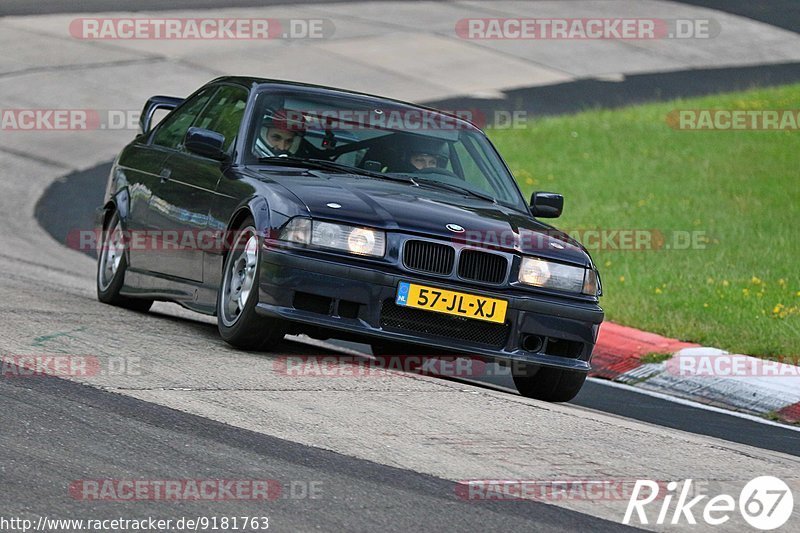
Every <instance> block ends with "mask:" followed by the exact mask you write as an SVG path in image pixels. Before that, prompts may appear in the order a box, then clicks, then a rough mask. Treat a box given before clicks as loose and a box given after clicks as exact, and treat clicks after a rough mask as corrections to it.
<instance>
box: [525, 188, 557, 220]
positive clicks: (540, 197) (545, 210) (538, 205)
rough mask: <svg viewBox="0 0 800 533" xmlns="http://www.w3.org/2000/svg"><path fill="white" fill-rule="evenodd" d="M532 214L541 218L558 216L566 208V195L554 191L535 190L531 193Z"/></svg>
mask: <svg viewBox="0 0 800 533" xmlns="http://www.w3.org/2000/svg"><path fill="white" fill-rule="evenodd" d="M530 208H531V214H533V216H535V217H539V218H558V217H560V216H561V212H562V211H563V210H564V197H563V196H561V195H560V194H556V193H554V192H535V193H533V194H532V195H531V205H530Z"/></svg>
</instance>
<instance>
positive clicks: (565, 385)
mask: <svg viewBox="0 0 800 533" xmlns="http://www.w3.org/2000/svg"><path fill="white" fill-rule="evenodd" d="M585 381H586V372H574V371H571V370H562V369H560V368H548V367H539V368H538V369H537V368H531V367H526V368H522V369H520V370H519V371H517V372H514V385H516V386H517V391H519V393H520V394H521V395H522V396H525V397H526V398H533V399H535V400H543V401H545V402H568V401H570V400H571V399H573V398H574V397H575V396H577V395H578V392H580V390H581V387H583V383H584V382H585Z"/></svg>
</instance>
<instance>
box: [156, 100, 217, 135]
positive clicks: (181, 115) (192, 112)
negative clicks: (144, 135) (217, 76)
mask: <svg viewBox="0 0 800 533" xmlns="http://www.w3.org/2000/svg"><path fill="white" fill-rule="evenodd" d="M212 94H214V88H208V89H206V90H205V91H203V92H201V93H200V94H198V95H196V96H194V98H192V99H191V100H189V101H187V102H186V103H185V104H183V105H182V106H181V107H180V108H179V109H176V110H175V112H174V113H170V114H169V115H168V116H167V117H165V118H164V120H163V121H162V122H161V123H160V124H159V125H158V129H157V130H156V133H155V136H154V137H153V144H157V145H159V146H164V147H166V148H172V149H173V150H176V149H177V148H178V147H179V146H180V145H181V143H182V142H183V138H184V137H185V136H186V131H187V130H188V129H189V127H190V126H191V125H192V122H194V119H195V118H197V115H198V113H200V111H202V110H203V107H205V105H206V104H207V103H208V100H209V98H211V95H212Z"/></svg>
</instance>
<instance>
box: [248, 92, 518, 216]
mask: <svg viewBox="0 0 800 533" xmlns="http://www.w3.org/2000/svg"><path fill="white" fill-rule="evenodd" d="M377 105H379V106H380V107H377ZM377 105H376V103H375V102H365V101H364V100H363V99H359V98H356V97H352V98H351V97H347V96H339V95H335V96H334V95H322V94H318V93H314V92H307V93H304V92H302V91H298V92H294V91H293V92H291V93H289V92H275V91H269V92H263V93H261V94H260V95H259V96H258V98H257V100H256V108H255V113H254V115H253V117H254V118H253V123H252V124H251V128H250V134H249V138H248V141H247V149H246V152H247V155H246V157H247V160H248V161H247V162H248V163H251V164H252V163H258V162H264V163H267V162H269V161H270V160H272V161H273V162H275V161H276V159H275V158H285V159H286V160H287V162H289V161H295V162H298V163H301V162H302V161H307V162H308V163H309V164H311V163H313V162H317V163H323V162H329V163H333V164H335V165H328V168H329V169H332V170H336V168H339V169H342V170H345V171H346V170H348V169H352V171H353V172H354V173H357V174H360V175H363V176H366V177H369V178H371V179H381V178H386V179H396V180H398V181H405V182H408V183H411V184H413V185H416V186H419V187H425V188H431V189H437V190H439V191H442V192H443V193H444V194H456V195H462V196H469V197H473V198H480V199H483V200H486V201H492V202H498V203H501V204H504V205H507V206H510V207H514V208H517V209H522V210H524V209H525V203H524V201H523V199H522V196H521V195H520V192H519V189H518V188H517V186H516V183H515V182H514V178H513V177H512V176H511V175H510V174H509V172H508V171H507V169H506V167H505V165H504V164H503V162H502V161H501V160H500V158H499V156H498V155H497V153H496V152H495V150H494V148H493V147H492V145H491V144H490V143H489V141H488V140H487V139H486V137H485V136H484V135H483V133H481V132H480V131H479V130H477V129H476V128H474V127H472V126H469V125H468V124H466V123H465V122H463V121H460V120H458V119H457V118H455V117H451V116H449V115H445V114H441V113H437V112H434V111H429V110H425V109H420V108H415V107H411V106H403V105H401V104H396V103H393V102H379V103H378V104H377ZM301 160H302V161H301ZM320 166H324V165H317V168H320Z"/></svg>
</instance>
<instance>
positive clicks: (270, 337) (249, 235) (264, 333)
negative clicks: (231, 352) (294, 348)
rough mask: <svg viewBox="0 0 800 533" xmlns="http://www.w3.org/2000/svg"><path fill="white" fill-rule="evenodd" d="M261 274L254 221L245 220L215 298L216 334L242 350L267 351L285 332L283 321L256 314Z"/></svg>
mask: <svg viewBox="0 0 800 533" xmlns="http://www.w3.org/2000/svg"><path fill="white" fill-rule="evenodd" d="M260 273H261V246H260V242H259V239H258V233H257V232H256V229H255V227H254V226H253V221H252V219H248V220H246V221H245V222H244V223H243V224H242V228H241V229H239V230H237V231H236V235H235V239H234V242H233V246H232V247H231V249H230V251H229V252H228V255H227V256H226V258H225V265H224V266H223V268H222V286H221V287H220V289H219V292H218V295H217V327H218V329H219V334H220V336H221V337H222V338H223V339H224V340H225V341H226V342H227V343H228V344H230V345H232V346H235V347H237V348H239V349H242V350H253V351H260V350H268V349H269V348H271V347H273V346H274V345H275V344H277V343H278V342H279V341H280V340H281V339H282V338H283V335H284V334H285V333H286V326H285V324H284V323H283V321H281V320H278V319H272V318H265V317H262V316H259V315H258V314H256V311H255V308H256V304H257V303H258V279H259V275H260Z"/></svg>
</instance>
